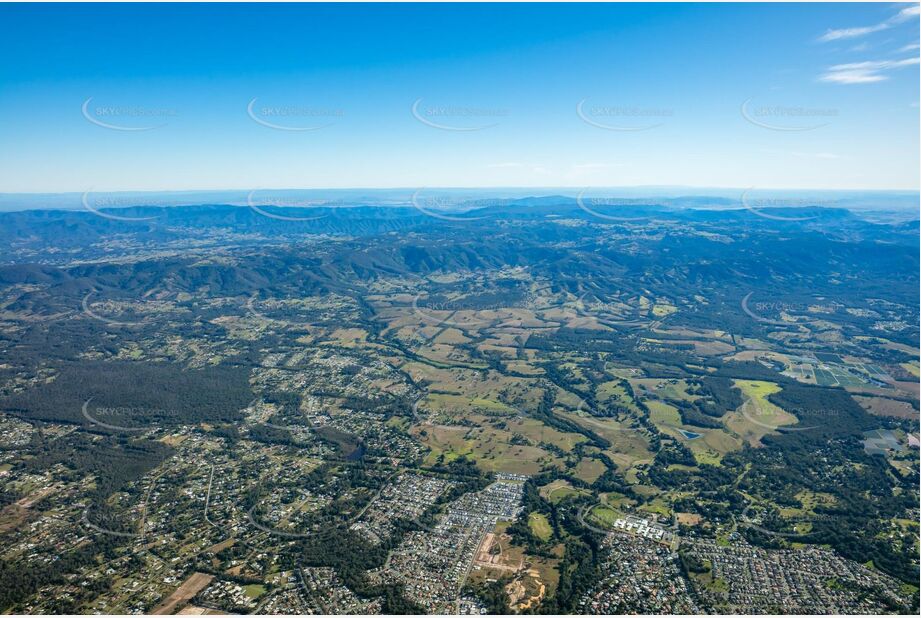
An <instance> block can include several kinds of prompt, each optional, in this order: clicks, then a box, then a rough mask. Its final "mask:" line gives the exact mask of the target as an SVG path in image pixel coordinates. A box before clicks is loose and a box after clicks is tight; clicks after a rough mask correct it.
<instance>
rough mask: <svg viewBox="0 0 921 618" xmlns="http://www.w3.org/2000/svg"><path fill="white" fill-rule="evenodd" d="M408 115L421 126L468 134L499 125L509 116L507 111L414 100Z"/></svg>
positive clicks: (495, 108) (420, 99)
mask: <svg viewBox="0 0 921 618" xmlns="http://www.w3.org/2000/svg"><path fill="white" fill-rule="evenodd" d="M410 113H411V114H412V116H413V118H415V119H416V120H418V121H419V122H421V123H422V124H424V125H426V126H428V127H432V128H433V129H439V130H441V131H455V132H461V133H469V132H471V131H482V130H484V129H491V128H492V127H495V126H497V125H499V124H500V123H501V122H502V121H503V120H504V119H506V118H507V117H508V116H509V110H507V109H503V108H497V107H478V106H470V105H431V104H425V103H423V99H422V98H419V99H416V100H415V101H414V102H413V104H412V107H411V108H410Z"/></svg>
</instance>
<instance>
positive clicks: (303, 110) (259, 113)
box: [246, 97, 345, 133]
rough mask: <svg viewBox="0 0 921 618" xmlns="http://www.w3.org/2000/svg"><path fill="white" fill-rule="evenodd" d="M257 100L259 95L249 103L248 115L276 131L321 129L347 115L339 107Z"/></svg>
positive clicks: (298, 131)
mask: <svg viewBox="0 0 921 618" xmlns="http://www.w3.org/2000/svg"><path fill="white" fill-rule="evenodd" d="M257 100H258V97H254V98H252V99H251V100H250V102H249V103H247V105H246V115H247V116H249V117H250V119H251V120H252V121H253V122H255V123H256V124H258V125H260V126H263V127H266V128H268V129H274V130H275V131H289V132H293V133H305V132H310V131H319V130H320V129H325V128H327V127H331V126H332V125H334V124H336V122H337V121H339V120H341V119H342V118H343V117H344V116H345V111H344V110H342V109H337V108H325V107H314V106H311V105H256V101H257Z"/></svg>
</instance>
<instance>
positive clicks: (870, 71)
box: [819, 58, 921, 84]
mask: <svg viewBox="0 0 921 618" xmlns="http://www.w3.org/2000/svg"><path fill="white" fill-rule="evenodd" d="M919 61H921V60H919V58H905V59H903V60H868V61H866V62H851V63H848V64H836V65H835V66H833V67H829V69H828V70H827V71H826V72H825V73H823V74H822V75H820V76H819V79H820V80H821V81H823V82H832V83H835V84H871V83H873V82H881V81H885V80H887V79H889V76H888V75H886V73H887V72H889V71H892V70H895V69H900V68H903V67H907V66H911V65H913V64H918V63H919Z"/></svg>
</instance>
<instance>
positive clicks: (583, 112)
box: [576, 98, 675, 133]
mask: <svg viewBox="0 0 921 618" xmlns="http://www.w3.org/2000/svg"><path fill="white" fill-rule="evenodd" d="M588 101H589V99H588V98H585V99H582V100H581V101H579V102H578V103H577V104H576V115H577V116H579V118H581V119H582V121H583V122H585V123H586V124H588V125H590V126H593V127H595V128H598V129H604V130H605V131H622V132H628V133H629V132H637V131H649V130H650V129H655V128H658V127H661V126H662V125H663V124H665V120H666V119H669V118H671V117H673V116H674V115H675V110H673V109H671V108H666V107H640V106H635V105H599V104H590V103H589V102H588Z"/></svg>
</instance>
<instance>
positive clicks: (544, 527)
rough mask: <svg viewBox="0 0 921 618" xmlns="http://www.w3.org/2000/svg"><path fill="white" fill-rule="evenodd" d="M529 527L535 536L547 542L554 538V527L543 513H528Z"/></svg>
mask: <svg viewBox="0 0 921 618" xmlns="http://www.w3.org/2000/svg"><path fill="white" fill-rule="evenodd" d="M528 527H529V528H531V532H533V533H534V536H536V537H537V538H539V539H540V540H541V541H544V542H546V541H549V540H550V539H551V538H553V527H552V526H551V525H550V522H549V521H548V520H547V516H546V515H544V514H543V513H531V514H530V515H528Z"/></svg>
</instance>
